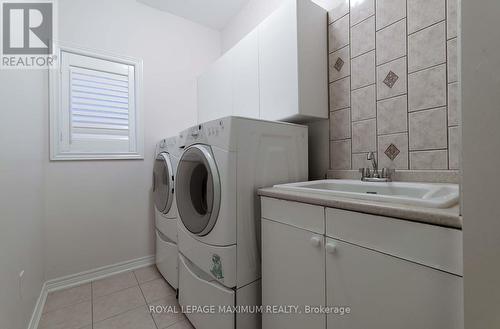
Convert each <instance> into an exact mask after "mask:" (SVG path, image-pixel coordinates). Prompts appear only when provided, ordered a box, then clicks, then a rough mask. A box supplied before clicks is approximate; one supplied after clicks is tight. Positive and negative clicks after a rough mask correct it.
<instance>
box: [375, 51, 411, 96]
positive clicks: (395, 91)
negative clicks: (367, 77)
mask: <svg viewBox="0 0 500 329" xmlns="http://www.w3.org/2000/svg"><path fill="white" fill-rule="evenodd" d="M390 71H392V72H394V73H395V74H396V75H397V76H398V77H405V79H398V80H397V81H396V83H395V84H394V85H393V86H392V88H389V86H387V85H386V84H385V83H384V80H385V78H386V77H387V75H388V74H389V72H390ZM403 94H406V57H403V58H400V59H396V60H394V61H392V62H389V63H387V64H384V65H380V66H378V67H377V99H378V100H382V99H386V98H390V97H394V96H399V95H403Z"/></svg>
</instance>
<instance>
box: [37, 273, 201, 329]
mask: <svg viewBox="0 0 500 329" xmlns="http://www.w3.org/2000/svg"><path fill="white" fill-rule="evenodd" d="M152 305H154V306H157V305H162V306H165V305H172V306H176V307H177V310H179V305H178V303H177V300H176V298H175V290H174V289H172V287H170V286H169V285H168V284H167V282H166V281H165V280H163V278H162V277H161V275H160V273H159V272H158V270H157V269H156V267H155V266H154V265H153V266H148V267H144V268H141V269H138V270H135V271H130V272H125V273H120V274H117V275H114V276H111V277H108V278H104V279H101V280H96V281H93V282H90V283H87V284H83V285H81V286H77V287H73V288H68V289H64V290H59V291H55V292H52V293H50V294H49V295H48V296H47V300H46V302H45V307H44V310H43V314H42V318H41V319H40V324H39V326H38V329H165V328H168V329H193V327H192V326H191V324H190V323H189V322H188V320H187V319H186V317H185V316H184V315H183V314H181V313H160V314H152V313H150V312H149V310H148V306H152Z"/></svg>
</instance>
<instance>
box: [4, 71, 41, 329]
mask: <svg viewBox="0 0 500 329" xmlns="http://www.w3.org/2000/svg"><path fill="white" fill-rule="evenodd" d="M47 79H48V76H47V73H46V72H41V71H23V72H20V71H6V70H0V102H1V103H0V150H1V152H0V328H6V329H7V328H8V329H18V328H26V327H27V326H28V321H29V319H30V316H31V312H32V310H33V307H34V305H35V302H36V300H37V298H38V295H39V294H40V289H41V287H42V284H43V281H44V273H43V271H44V267H43V217H44V198H43V184H44V168H45V165H46V161H45V160H46V154H47V145H48V144H47V140H46V125H47V113H48V107H47V92H48V91H47V84H46V81H47ZM22 270H24V271H25V272H24V273H25V274H24V278H23V281H22V285H21V289H20V286H19V278H18V275H19V272H21V271H22Z"/></svg>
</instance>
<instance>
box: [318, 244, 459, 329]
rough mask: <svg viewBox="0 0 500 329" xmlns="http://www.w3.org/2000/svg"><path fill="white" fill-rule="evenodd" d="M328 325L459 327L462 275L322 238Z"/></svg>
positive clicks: (348, 328)
mask: <svg viewBox="0 0 500 329" xmlns="http://www.w3.org/2000/svg"><path fill="white" fill-rule="evenodd" d="M326 249H327V251H328V252H327V254H326V288H327V305H328V306H339V305H340V306H349V307H350V308H351V313H350V314H349V315H343V316H342V315H334V314H329V315H328V317H327V328H328V329H352V328H370V329H401V328H405V329H422V328H426V329H459V328H463V322H462V299H463V298H462V278H461V277H459V276H455V275H452V274H448V273H445V272H442V271H439V270H435V269H432V268H429V267H426V266H423V265H419V264H415V263H412V262H408V261H405V260H402V259H399V258H395V257H392V256H388V255H385V254H382V253H379V252H376V251H372V250H370V249H366V248H362V247H358V246H356V245H352V244H348V243H344V242H340V241H337V240H334V239H328V238H327V245H326Z"/></svg>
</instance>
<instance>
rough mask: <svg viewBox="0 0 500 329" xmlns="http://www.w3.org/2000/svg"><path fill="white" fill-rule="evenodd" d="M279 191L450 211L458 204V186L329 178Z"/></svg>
mask: <svg viewBox="0 0 500 329" xmlns="http://www.w3.org/2000/svg"><path fill="white" fill-rule="evenodd" d="M274 187H275V188H278V189H282V190H287V191H296V192H303V193H309V194H317V195H325V196H332V197H343V198H352V199H361V200H369V201H379V202H392V203H400V204H407V205H412V206H421V207H429V208H449V207H451V206H454V205H455V204H457V203H458V200H459V188H458V184H431V183H405V182H362V181H360V180H347V179H325V180H317V181H310V182H301V183H291V184H280V185H275V186H274Z"/></svg>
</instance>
